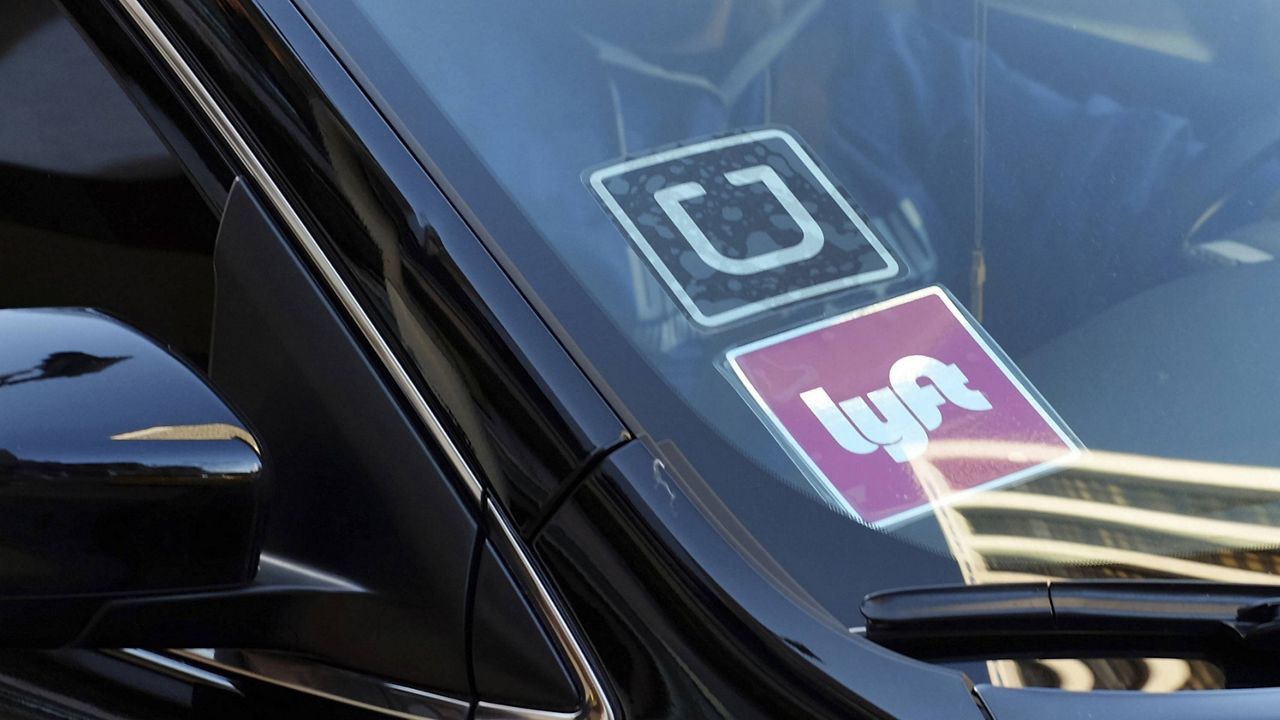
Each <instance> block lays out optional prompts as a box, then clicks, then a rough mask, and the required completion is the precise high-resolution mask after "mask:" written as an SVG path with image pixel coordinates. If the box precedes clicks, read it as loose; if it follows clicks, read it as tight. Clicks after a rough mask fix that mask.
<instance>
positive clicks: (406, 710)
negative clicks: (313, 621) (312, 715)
mask: <svg viewBox="0 0 1280 720" xmlns="http://www.w3.org/2000/svg"><path fill="white" fill-rule="evenodd" d="M170 652H172V653H173V654H174V655H176V656H177V657H180V658H182V660H185V661H188V662H193V663H197V664H199V665H202V666H205V667H209V668H214V669H216V670H218V671H220V672H224V673H230V674H233V675H241V676H244V677H247V678H251V679H253V680H256V681H259V682H267V683H271V684H272V685H279V686H280V687H284V688H288V689H290V690H293V691H295V692H301V693H306V694H308V695H315V696H316V697H322V698H324V699H326V700H330V701H332V702H338V703H342V704H344V705H351V706H353V707H358V708H362V709H365V710H369V711H371V712H377V713H379V714H382V715H387V716H389V717H397V718H403V720H423V719H424V718H427V719H429V720H467V717H468V714H469V713H470V712H471V703H470V702H468V701H466V700H459V699H457V698H452V697H449V696H447V695H440V694H437V693H431V692H427V691H425V690H418V689H417V688H411V687H406V686H404V685H399V684H397V683H392V682H386V681H382V680H378V679H375V678H371V677H369V676H367V675H364V674H361V673H356V672H352V671H350V670H343V669H341V668H336V667H331V666H329V665H324V664H321V663H318V662H313V661H310V660H303V659H298V658H293V657H290V656H287V655H283V654H279V653H269V652H258V651H248V650H213V649H210V648H192V649H187V650H172V651H170ZM170 661H171V662H174V663H178V662H180V661H179V660H177V659H176V658H174V659H170ZM193 669H195V668H193ZM196 670H197V671H198V672H199V670H198V669H196ZM232 687H234V686H232ZM375 702H376V704H375Z"/></svg>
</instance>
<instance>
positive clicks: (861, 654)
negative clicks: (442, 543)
mask: <svg viewBox="0 0 1280 720" xmlns="http://www.w3.org/2000/svg"><path fill="white" fill-rule="evenodd" d="M703 500H704V501H705V498H703ZM704 508H705V505H703V506H702V507H699V503H696V502H695V501H694V500H692V499H691V497H690V495H689V494H687V493H686V491H685V489H684V487H683V486H682V482H681V480H680V479H678V478H677V477H675V476H674V475H672V474H671V473H670V472H668V471H667V469H666V466H665V464H664V463H663V462H662V461H661V460H658V459H657V457H656V456H655V455H654V454H653V453H652V452H650V450H649V448H647V447H646V446H645V445H644V444H643V443H642V442H640V441H634V442H632V443H629V444H628V445H627V446H625V447H624V448H622V449H620V450H618V451H616V452H615V453H613V454H612V455H610V456H609V458H608V459H607V460H606V461H605V462H604V463H602V465H601V467H600V469H599V470H598V472H596V473H593V474H592V475H591V476H590V477H589V478H588V479H587V480H586V481H585V482H584V483H583V484H582V485H581V486H580V487H579V488H578V489H577V490H576V491H575V492H574V493H573V495H572V496H571V497H570V498H569V500H568V501H567V502H566V504H565V506H564V507H563V508H562V509H561V510H560V512H559V513H557V514H556V516H555V517H554V518H553V519H552V521H551V523H550V524H549V525H548V526H547V528H546V529H545V530H544V531H543V533H542V534H541V536H540V537H539V538H538V540H537V541H536V542H535V545H534V547H535V549H536V550H537V552H538V555H539V557H540V559H541V560H542V561H543V562H544V563H545V564H546V566H547V568H548V569H549V570H550V572H551V573H552V574H553V575H554V577H555V579H556V582H557V585H558V589H559V590H560V592H561V593H563V595H564V597H565V598H566V600H567V601H568V602H569V603H570V605H571V606H572V607H573V608H574V612H575V614H576V616H577V619H578V622H579V623H580V624H581V626H582V628H583V630H584V632H585V633H586V635H587V637H588V639H589V641H590V643H591V645H592V647H593V649H594V650H595V654H596V657H597V658H599V660H600V662H601V664H602V666H603V667H604V670H605V672H606V674H607V675H608V678H609V681H610V684H611V687H612V688H613V690H614V692H616V693H617V697H618V698H619V699H620V701H621V704H622V706H623V707H624V708H625V713H626V716H628V717H672V718H676V717H726V718H730V717H732V718H747V717H833V718H834V717H846V718H847V717H882V716H886V715H888V716H893V717H909V718H914V717H920V718H935V717H947V718H975V719H979V718H982V717H983V716H982V713H981V711H980V709H979V707H978V705H977V704H976V703H975V702H974V701H973V699H972V697H971V695H970V692H969V685H968V683H967V682H966V681H965V680H964V678H963V676H961V675H960V674H959V673H955V672H950V671H946V670H941V669H939V668H936V667H933V666H929V665H925V664H923V663H918V662H915V661H911V660H908V659H906V658H904V657H902V656H900V655H895V654H893V653H890V652H888V651H887V650H884V649H882V648H879V647H877V646H875V645H873V644H872V643H869V642H867V641H865V640H863V639H861V638H858V637H855V636H854V635H852V634H851V633H849V631H848V629H847V628H845V627H843V626H842V625H840V624H839V623H837V622H835V621H834V618H830V616H826V617H822V616H819V615H817V614H813V613H809V612H805V611H802V610H800V607H797V606H798V605H803V604H804V603H805V600H804V598H803V597H802V596H801V595H800V594H797V593H796V592H795V590H796V589H795V587H794V586H793V585H789V584H788V583H786V581H785V579H783V578H778V577H777V576H775V578H774V580H775V582H774V583H770V582H767V581H766V580H765V579H764V576H763V575H762V574H761V572H760V570H761V569H767V567H768V558H767V556H760V555H755V556H754V557H753V558H752V559H748V557H749V556H748V555H744V554H743V552H742V551H743V550H744V549H746V548H744V547H743V546H741V545H738V546H734V545H733V544H731V543H730V542H728V541H727V540H726V537H725V535H723V534H722V530H723V528H716V527H714V526H713V524H712V523H711V522H710V521H709V520H708V516H707V514H705V512H704ZM713 563H715V564H720V563H725V564H728V565H730V566H736V571H735V572H733V573H728V574H727V576H728V577H732V578H733V580H734V582H733V584H732V585H731V586H721V585H718V584H717V583H714V582H712V581H711V580H710V579H709V577H708V576H707V575H706V574H705V572H704V571H703V570H702V569H701V568H703V567H706V566H710V565H711V564H713ZM722 577H724V576H722ZM811 607H812V606H811ZM923 688H928V690H927V692H925V691H922V689H923ZM855 693H856V694H855Z"/></svg>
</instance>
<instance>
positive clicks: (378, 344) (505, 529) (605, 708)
mask: <svg viewBox="0 0 1280 720" xmlns="http://www.w3.org/2000/svg"><path fill="white" fill-rule="evenodd" d="M118 2H119V3H120V6H121V7H122V8H123V9H124V10H125V12H126V13H128V15H129V17H131V18H132V19H133V22H134V23H135V24H136V25H137V27H138V29H139V30H140V31H141V32H142V33H143V34H144V35H145V36H146V37H147V39H148V40H150V41H151V43H152V44H153V46H154V48H155V50H156V51H157V52H158V53H159V54H160V56H161V57H162V58H163V59H164V61H165V63H166V64H167V65H168V66H169V69H170V70H172V71H173V73H174V74H175V75H176V76H177V77H178V79H179V80H180V81H181V82H182V84H183V85H184V86H185V87H186V89H187V91H188V92H190V93H191V95H192V98H193V99H194V100H195V101H196V103H197V104H198V105H199V106H200V108H201V109H202V110H203V111H204V112H205V114H206V115H207V116H208V119H209V121H210V122H211V123H213V125H214V126H215V127H216V129H217V130H218V132H219V133H220V134H221V135H222V138H223V140H225V141H226V142H227V144H228V145H230V146H231V148H232V150H233V151H234V152H235V154H236V157H237V158H239V160H240V162H242V163H243V164H244V169H245V171H246V172H247V173H248V174H249V175H250V176H251V177H252V178H253V180H254V181H255V182H256V183H257V185H258V187H259V189H260V190H261V192H262V193H263V195H264V198H265V199H266V201H267V202H268V203H270V204H271V206H272V207H273V208H274V209H275V210H276V212H277V213H279V215H280V217H281V219H283V220H284V223H285V224H286V225H287V226H288V227H289V230H290V231H291V232H292V234H293V236H294V238H295V239H296V240H297V241H298V243H299V244H300V245H301V246H302V248H303V250H304V251H305V252H306V253H307V255H308V257H309V258H310V260H311V262H312V264H313V266H314V267H315V269H316V270H317V271H318V272H319V273H320V275H321V277H323V278H324V280H325V282H326V284H327V285H328V286H329V288H330V290H332V291H333V293H334V295H335V296H336V297H337V298H338V301H339V302H340V303H341V304H342V306H343V307H344V309H345V310H346V311H347V314H348V316H349V317H350V318H351V320H352V321H353V322H354V323H355V324H356V326H357V327H358V328H359V329H360V332H361V333H362V334H363V335H364V337H365V339H366V340H367V341H368V342H369V344H370V346H371V347H372V348H373V350H374V352H375V353H376V354H377V356H378V358H379V359H380V360H381V361H382V364H383V366H384V367H385V368H386V370H387V372H388V373H390V374H391V377H392V379H393V380H394V381H395V383H396V385H397V386H399V388H400V390H401V392H402V393H403V394H404V397H405V398H406V399H407V400H408V401H409V403H410V405H411V406H412V407H413V409H414V410H415V412H416V413H417V415H418V417H419V419H421V420H422V422H423V423H424V424H425V425H426V426H427V429H428V430H429V431H430V432H431V435H432V436H433V437H434V438H435V440H436V442H437V443H438V444H439V445H440V447H441V448H442V449H443V450H444V452H445V455H446V457H447V458H448V459H449V462H450V464H452V465H453V468H454V470H455V471H457V473H458V475H459V476H461V478H462V480H463V482H464V483H465V484H466V486H467V489H468V490H469V491H470V492H471V494H472V495H473V496H474V497H475V499H476V501H477V503H484V507H482V508H481V512H485V513H486V514H487V515H489V517H490V519H491V520H492V521H493V523H494V524H495V525H496V526H497V528H498V530H499V531H500V534H501V535H502V536H503V537H504V538H506V542H507V544H508V546H509V549H510V550H511V553H512V555H514V557H515V559H516V560H517V561H518V567H516V568H514V569H516V570H518V571H519V574H520V575H522V576H523V578H524V581H525V589H526V590H528V591H529V593H530V596H531V598H532V599H533V601H534V603H535V604H536V605H537V606H538V609H539V610H541V611H542V614H543V617H544V619H545V620H546V621H547V622H548V624H549V625H550V626H551V629H552V631H553V634H554V635H555V636H556V638H557V640H558V641H559V642H560V644H561V648H562V649H563V650H564V652H565V655H566V656H567V657H568V659H569V662H570V664H571V665H572V666H573V668H574V671H575V672H576V673H577V675H578V680H579V682H580V683H581V684H582V688H583V693H584V696H585V697H584V704H585V707H584V708H583V711H582V713H581V714H582V716H583V717H584V718H590V719H591V720H613V718H614V717H615V716H614V713H613V710H612V708H611V707H610V706H609V702H608V700H607V698H606V697H605V695H604V689H603V686H602V685H601V683H600V680H599V678H598V677H597V676H596V674H595V671H594V670H593V669H592V667H591V664H590V662H589V660H588V659H587V656H586V652H585V651H584V650H583V648H582V645H581V644H580V643H579V642H578V639H577V637H576V636H575V635H574V632H573V630H572V629H571V628H570V626H569V624H568V621H567V620H566V619H565V617H564V615H563V614H562V613H561V611H560V608H559V606H558V605H557V604H556V601H555V599H554V598H553V597H552V596H551V592H550V590H549V589H548V588H547V586H546V584H545V583H543V581H542V579H541V578H540V577H539V575H538V572H537V569H536V567H535V565H534V564H533V561H532V559H531V558H530V557H529V552H528V550H527V549H526V548H525V547H524V544H523V543H522V542H520V541H519V539H518V538H517V537H516V535H515V533H514V531H513V530H512V527H511V522H510V521H509V520H508V519H507V518H506V515H505V514H504V513H503V512H502V511H501V510H500V509H499V508H498V507H497V506H496V505H494V504H493V503H492V502H487V501H486V500H485V496H484V491H483V486H482V485H481V483H480V480H479V478H478V477H477V476H476V474H475V473H474V472H473V471H472V469H471V468H470V467H469V466H468V465H467V462H466V459H465V458H464V457H463V456H462V454H461V452H459V450H458V447H457V445H456V444H455V443H454V442H453V440H452V438H450V437H449V434H448V432H447V431H446V430H445V427H444V425H443V424H442V423H441V422H440V420H439V418H437V417H436V415H435V413H434V412H432V410H431V407H430V406H429V405H428V404H427V401H426V398H424V397H423V395H422V393H421V392H420V391H419V390H418V388H417V386H415V385H414V383H413V380H412V379H411V378H410V376H409V374H408V372H406V371H405V369H404V367H403V366H402V365H401V364H400V361H399V360H398V359H397V358H396V356H395V354H394V353H393V352H392V350H391V347H390V346H389V345H388V344H387V341H386V340H384V339H383V338H382V336H381V335H379V334H378V331H377V328H376V326H375V325H374V324H373V321H372V320H371V319H370V318H369V315H368V314H367V313H366V312H365V311H364V308H362V307H361V306H360V303H359V301H358V300H357V299H356V297H355V295H354V294H353V293H352V292H351V289H350V288H348V287H347V285H346V283H345V282H343V280H342V276H341V275H339V274H338V271H337V268H335V267H334V265H333V263H332V262H331V261H330V260H329V258H328V257H327V256H325V254H324V251H323V250H322V249H321V248H320V245H319V243H317V242H316V239H315V237H314V236H313V235H312V234H311V232H310V231H309V230H308V229H307V227H306V225H305V224H304V223H303V222H302V218H301V217H299V216H298V214H297V212H296V211H294V209H293V207H292V206H290V204H289V201H288V200H287V199H286V198H285V196H284V193H283V192H281V190H280V187H279V186H278V185H277V184H276V183H275V181H274V180H273V179H272V178H271V175H270V174H269V173H268V172H267V170H266V168H265V167H264V166H263V165H262V163H261V162H259V160H258V159H257V157H256V156H255V155H254V154H253V151H252V150H251V149H250V147H249V144H248V143H247V142H246V141H245V139H244V137H243V136H241V135H240V132H239V131H238V130H237V129H236V127H235V125H234V124H233V123H232V122H231V119H230V118H229V117H228V116H227V115H226V113H224V112H223V111H222V108H221V107H219V106H218V103H217V101H216V100H214V98H213V95H212V94H210V92H209V91H208V89H207V88H205V86H204V84H203V83H202V82H201V81H200V79H199V77H198V76H197V75H196V73H195V71H194V69H193V68H192V67H191V66H190V65H189V64H188V63H187V61H186V59H184V58H183V57H182V54H181V53H179V52H178V49H177V48H176V47H175V46H174V45H173V43H172V42H170V41H169V39H168V38H167V37H166V36H165V35H164V32H163V31H162V30H161V29H160V26H159V25H158V24H157V23H156V21H155V19H154V18H152V17H151V15H150V14H149V13H148V12H147V10H146V9H145V8H144V7H143V6H142V4H141V2H139V0H118Z"/></svg>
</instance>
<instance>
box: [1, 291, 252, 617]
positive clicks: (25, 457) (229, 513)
mask: <svg viewBox="0 0 1280 720" xmlns="http://www.w3.org/2000/svg"><path fill="white" fill-rule="evenodd" d="M244 428H245V425H244V423H243V422H242V421H241V420H240V419H239V418H238V417H237V416H236V415H235V413H233V412H232V411H231V410H230V409H229V408H228V406H227V404H226V403H225V402H224V401H223V400H222V399H221V398H220V397H219V396H218V395H217V394H216V393H214V392H213V390H211V389H210V387H209V386H208V385H207V384H205V382H204V381H203V380H202V379H201V378H200V377H199V375H198V374H197V373H196V372H195V371H194V370H192V369H191V368H190V367H188V366H187V365H186V364H184V363H183V362H182V361H180V360H178V359H177V358H175V357H174V356H173V355H171V354H170V353H169V352H168V351H166V350H165V349H164V348H161V347H160V346H159V345H157V344H156V343H155V342H154V341H152V340H150V339H148V338H146V337H143V336H142V335H140V334H139V333H137V332H136V331H134V330H132V329H131V328H129V327H127V326H125V325H124V324H123V323H120V322H119V321H117V320H115V319H113V318H110V317H108V316H106V315H102V314H100V313H96V312H92V311H87V310H74V309H56V310H0V506H2V507H3V508H4V518H5V520H4V523H3V526H2V527H0V545H2V546H3V547H4V552H5V558H6V559H5V562H4V564H3V567H0V593H3V594H4V596H5V597H6V598H12V597H14V596H19V595H60V594H65V595H74V594H87V593H142V592H160V591H175V590H180V589H201V588H212V587H224V586H235V585H240V584H244V583H247V582H248V581H249V580H251V579H252V578H253V574H254V572H255V570H256V568H257V560H258V546H259V543H260V540H261V533H260V528H261V521H262V510H263V508H262V507H261V502H260V500H261V496H262V495H263V494H264V488H265V485H266V478H265V471H264V467H263V463H262V461H261V459H260V458H259V456H258V450H257V443H256V441H255V440H254V438H253V437H252V435H250V434H249V432H248V431H247V430H245V429H244ZM194 558H199V561H198V562H193V559H194Z"/></svg>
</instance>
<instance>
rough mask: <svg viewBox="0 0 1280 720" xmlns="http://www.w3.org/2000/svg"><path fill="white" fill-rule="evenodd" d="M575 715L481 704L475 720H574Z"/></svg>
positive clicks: (486, 703) (477, 709) (477, 706)
mask: <svg viewBox="0 0 1280 720" xmlns="http://www.w3.org/2000/svg"><path fill="white" fill-rule="evenodd" d="M576 717H577V714H575V713H563V712H551V711H549V710H529V709H528V708H520V707H511V706H510V705H499V704H498V703H489V702H481V703H479V704H477V705H476V714H475V719H474V720H574V718H576Z"/></svg>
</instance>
